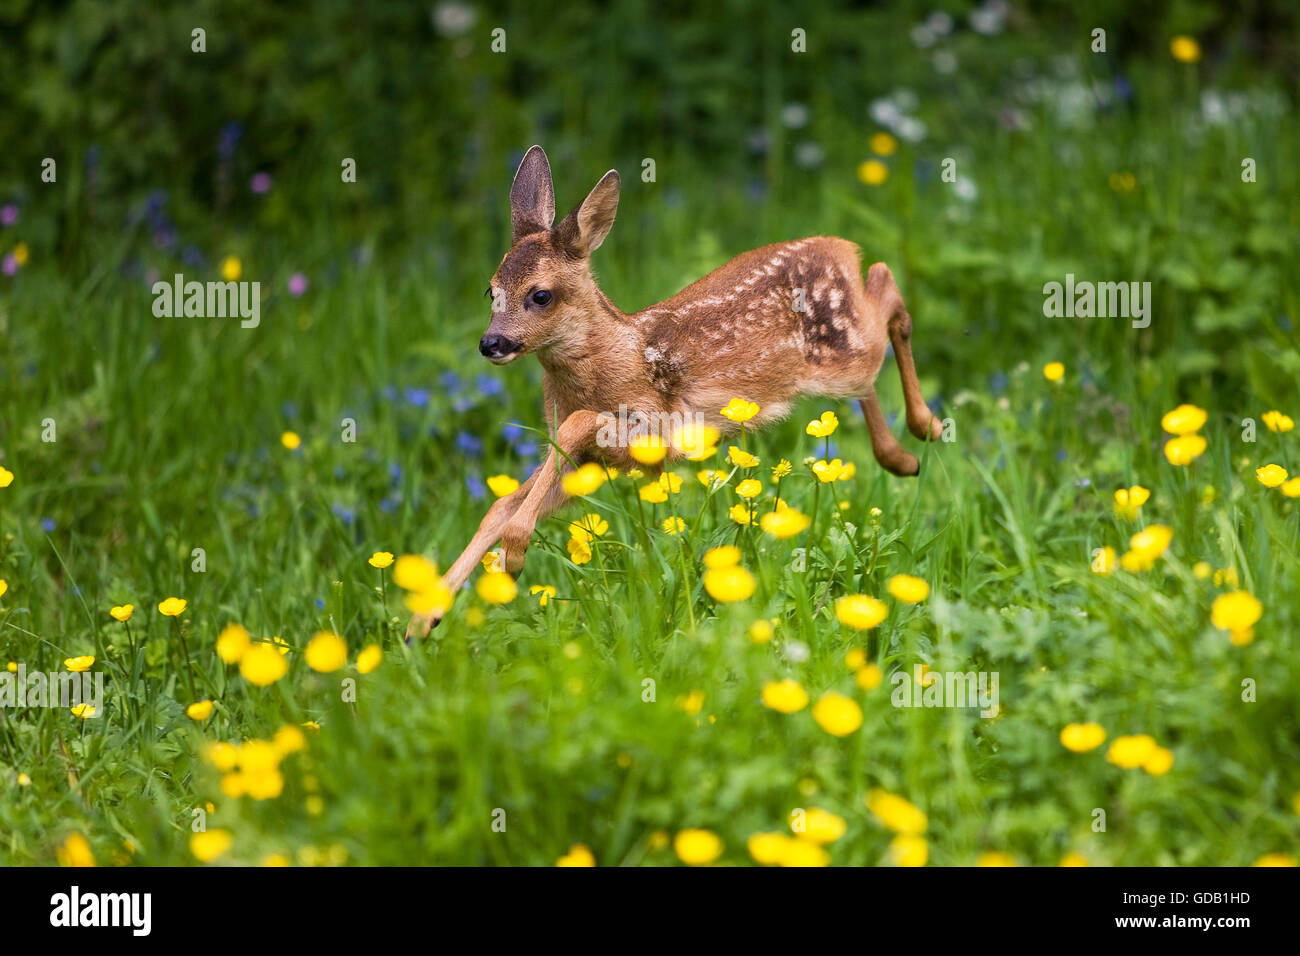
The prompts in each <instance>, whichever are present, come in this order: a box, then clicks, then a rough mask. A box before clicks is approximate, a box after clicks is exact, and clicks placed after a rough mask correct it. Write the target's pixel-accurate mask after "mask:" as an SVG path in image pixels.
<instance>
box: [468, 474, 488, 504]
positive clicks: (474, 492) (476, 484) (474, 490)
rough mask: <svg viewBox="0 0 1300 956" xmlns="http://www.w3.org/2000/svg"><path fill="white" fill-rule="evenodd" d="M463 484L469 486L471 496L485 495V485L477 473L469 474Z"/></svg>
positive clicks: (481, 496) (483, 496)
mask: <svg viewBox="0 0 1300 956" xmlns="http://www.w3.org/2000/svg"><path fill="white" fill-rule="evenodd" d="M465 486H466V487H467V488H469V496H470V497H471V498H485V497H487V486H486V485H484V484H483V479H482V478H480V477H479V476H478V475H470V476H469V477H467V478H466V479H465Z"/></svg>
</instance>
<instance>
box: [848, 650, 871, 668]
mask: <svg viewBox="0 0 1300 956" xmlns="http://www.w3.org/2000/svg"><path fill="white" fill-rule="evenodd" d="M866 663H867V652H866V651H864V650H863V649H862V648H860V647H855V648H852V649H851V650H850V651H849V652H848V653H847V654H845V655H844V666H845V667H847V668H848V669H849V670H851V671H856V670H857V669H858V668H859V667H865V666H866Z"/></svg>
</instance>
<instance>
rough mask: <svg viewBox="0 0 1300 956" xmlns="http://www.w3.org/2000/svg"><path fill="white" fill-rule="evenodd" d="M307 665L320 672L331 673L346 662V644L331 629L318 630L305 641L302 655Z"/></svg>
mask: <svg viewBox="0 0 1300 956" xmlns="http://www.w3.org/2000/svg"><path fill="white" fill-rule="evenodd" d="M303 656H304V657H305V658H306V660H307V666H308V667H310V668H311V669H312V670H314V671H316V672H318V673H321V674H332V673H334V672H335V671H336V670H338V669H339V668H340V667H343V666H344V665H345V664H347V662H348V645H347V643H346V642H345V641H344V640H343V638H341V637H339V636H338V635H337V634H335V633H334V632H333V631H319V632H317V634H316V636H315V637H313V638H312V639H311V640H310V641H308V642H307V650H306V652H305V654H304V655H303Z"/></svg>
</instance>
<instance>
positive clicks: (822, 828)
mask: <svg viewBox="0 0 1300 956" xmlns="http://www.w3.org/2000/svg"><path fill="white" fill-rule="evenodd" d="M795 826H796V821H795V820H791V821H790V829H791V830H794V832H795V834H796V835H797V838H798V839H800V840H808V841H809V842H811V843H816V844H818V845H819V846H821V845H825V844H827V843H834V842H835V841H836V840H838V839H839V838H840V837H842V836H844V832H845V831H846V830H847V829H848V824H846V823H845V822H844V818H843V817H841V816H838V815H836V814H834V813H831V812H830V811H829V810H823V809H822V808H821V807H810V808H809V809H808V812H807V813H805V814H804V818H803V831H802V832H800V831H798V830H795V829H794V828H795Z"/></svg>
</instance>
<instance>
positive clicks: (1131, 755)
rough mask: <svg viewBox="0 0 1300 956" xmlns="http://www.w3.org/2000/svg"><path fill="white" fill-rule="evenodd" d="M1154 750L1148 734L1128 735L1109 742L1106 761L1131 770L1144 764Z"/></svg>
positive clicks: (1152, 738)
mask: <svg viewBox="0 0 1300 956" xmlns="http://www.w3.org/2000/svg"><path fill="white" fill-rule="evenodd" d="M1155 749H1156V741H1155V738H1154V737H1152V736H1151V735H1150V734H1129V735H1126V736H1123V737H1116V738H1115V739H1114V741H1112V742H1111V745H1110V749H1109V750H1107V751H1106V760H1107V761H1109V762H1110V763H1113V764H1114V765H1115V766H1117V767H1123V768H1124V769H1125V770H1133V769H1135V768H1137V767H1140V766H1142V765H1143V764H1144V763H1146V761H1147V758H1148V757H1150V756H1151V754H1152V752H1153V751H1154V750H1155Z"/></svg>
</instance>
